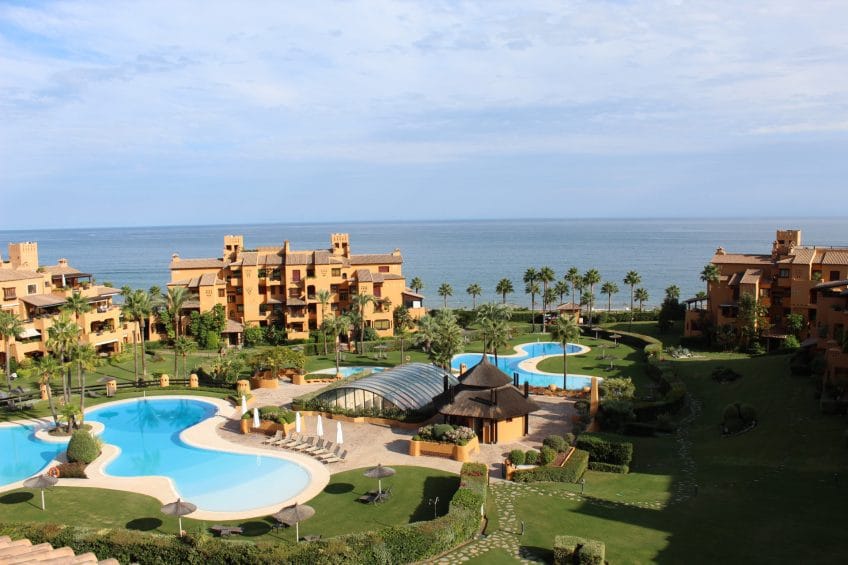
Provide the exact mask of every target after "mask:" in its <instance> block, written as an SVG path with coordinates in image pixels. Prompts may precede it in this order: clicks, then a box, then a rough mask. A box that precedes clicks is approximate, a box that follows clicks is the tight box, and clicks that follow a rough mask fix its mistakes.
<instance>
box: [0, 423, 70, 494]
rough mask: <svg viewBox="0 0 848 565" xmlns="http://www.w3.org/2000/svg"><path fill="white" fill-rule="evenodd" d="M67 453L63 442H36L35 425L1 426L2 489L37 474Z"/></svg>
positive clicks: (0, 483)
mask: <svg viewBox="0 0 848 565" xmlns="http://www.w3.org/2000/svg"><path fill="white" fill-rule="evenodd" d="M64 450H65V444H64V443H47V442H44V441H41V440H39V439H37V438H36V437H35V428H34V427H32V426H25V425H22V424H20V425H15V424H13V425H4V426H0V454H2V459H0V486H3V485H8V484H10V483H14V482H17V481H22V480H24V479H26V478H29V477H31V476H33V475H37V474H38V473H40V472H41V471H42V470H43V469H44V468H45V467H46V466H47V465H48V463H50V462H51V461H52V460H53V459H55V458H56V456H57V455H58V454H59V453H61V452H62V451H64Z"/></svg>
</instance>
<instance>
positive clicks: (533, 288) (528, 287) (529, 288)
mask: <svg viewBox="0 0 848 565" xmlns="http://www.w3.org/2000/svg"><path fill="white" fill-rule="evenodd" d="M541 290H542V289H541V288H539V283H537V282H536V281H531V282H528V283H526V284H525V285H524V293H525V294H529V295H530V321H531V322H532V324H533V333H536V295H537V294H539V292H541Z"/></svg>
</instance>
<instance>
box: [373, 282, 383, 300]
mask: <svg viewBox="0 0 848 565" xmlns="http://www.w3.org/2000/svg"><path fill="white" fill-rule="evenodd" d="M374 296H375V297H376V298H380V297H382V296H383V285H381V284H375V285H374Z"/></svg>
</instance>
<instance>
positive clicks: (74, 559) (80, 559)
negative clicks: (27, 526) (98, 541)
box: [0, 536, 118, 565]
mask: <svg viewBox="0 0 848 565" xmlns="http://www.w3.org/2000/svg"><path fill="white" fill-rule="evenodd" d="M0 562H2V563H64V564H67V565H76V564H83V563H95V564H97V563H99V564H101V565H113V564H114V565H118V561H116V560H115V559H105V560H102V561H98V559H97V556H96V555H94V554H93V553H91V552H88V553H82V554H80V555H74V550H73V549H71V548H70V547H60V548H59V549H53V546H52V545H50V544H49V543H39V544H36V545H32V542H31V541H29V540H28V539H19V540H14V541H13V540H12V538H10V537H9V536H0Z"/></svg>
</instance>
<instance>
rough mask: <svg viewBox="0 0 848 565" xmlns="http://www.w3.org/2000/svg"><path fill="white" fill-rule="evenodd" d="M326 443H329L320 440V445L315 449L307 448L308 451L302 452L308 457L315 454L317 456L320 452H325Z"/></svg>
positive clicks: (314, 447)
mask: <svg viewBox="0 0 848 565" xmlns="http://www.w3.org/2000/svg"><path fill="white" fill-rule="evenodd" d="M326 443H327V440H324V439H319V440H318V443H317V444H316V445H315V446H313V447H307V448H306V449H304V450H303V451H302V452H303V453H306V454H307V455H313V454H315V453H318V452H320V451H323V450H324V445H325V444H326Z"/></svg>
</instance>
